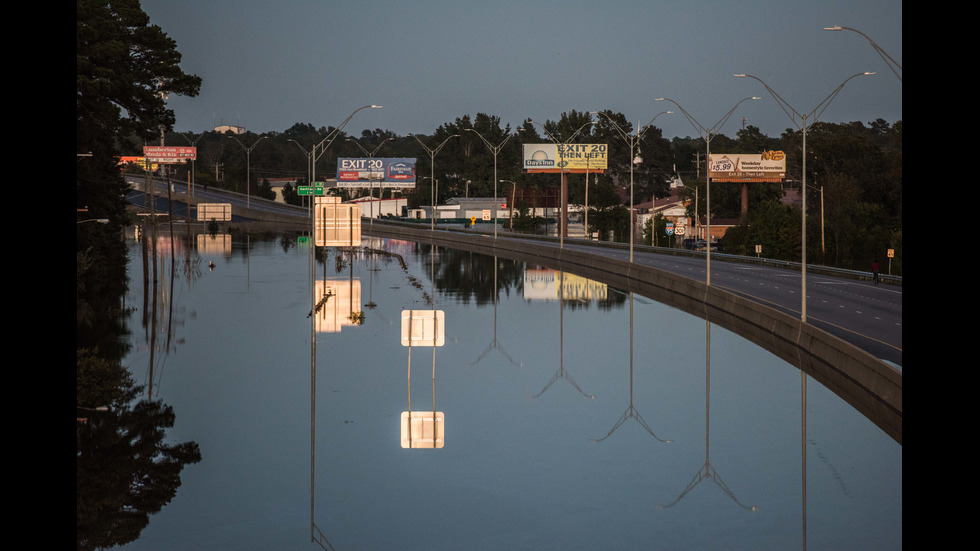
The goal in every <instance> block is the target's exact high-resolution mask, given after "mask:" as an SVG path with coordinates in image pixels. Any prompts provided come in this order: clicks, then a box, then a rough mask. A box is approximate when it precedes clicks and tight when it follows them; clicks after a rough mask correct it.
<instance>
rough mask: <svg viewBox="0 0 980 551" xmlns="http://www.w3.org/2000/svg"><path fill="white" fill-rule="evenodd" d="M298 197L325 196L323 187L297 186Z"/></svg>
mask: <svg viewBox="0 0 980 551" xmlns="http://www.w3.org/2000/svg"><path fill="white" fill-rule="evenodd" d="M296 195H323V188H322V187H321V186H297V187H296Z"/></svg>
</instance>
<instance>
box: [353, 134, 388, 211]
mask: <svg viewBox="0 0 980 551" xmlns="http://www.w3.org/2000/svg"><path fill="white" fill-rule="evenodd" d="M394 139H395V138H385V139H384V140H382V141H381V143H379V144H378V147H375V148H374V151H372V152H370V153H368V150H367V149H364V146H363V145H361V144H360V143H359V142H358V141H357V140H355V139H354V138H347V140H346V141H348V142H354V145H356V146H357V147H359V148H360V149H361V151H363V152H364V154H365V155H367V156H368V158H369V159H373V158H374V154H375V153H377V152H378V150H379V149H381V146H383V145H384V144H386V143H388V142H390V141H391V140H394ZM380 185H381V184H380V182H379V183H378V186H379V189H378V199H381V190H380ZM369 220H370V221H371V224H372V225H373V224H374V186H373V185H372V186H371V217H370V218H369Z"/></svg>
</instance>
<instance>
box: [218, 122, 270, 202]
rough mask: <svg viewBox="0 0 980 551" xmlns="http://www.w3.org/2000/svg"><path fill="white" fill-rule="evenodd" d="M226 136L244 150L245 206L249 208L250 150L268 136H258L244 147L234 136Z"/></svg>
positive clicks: (250, 196)
mask: <svg viewBox="0 0 980 551" xmlns="http://www.w3.org/2000/svg"><path fill="white" fill-rule="evenodd" d="M228 138H231V139H232V140H235V141H236V142H238V145H240V146H242V149H244V150H245V208H249V207H251V205H252V202H251V199H252V194H251V192H250V190H249V188H250V187H251V184H252V182H251V179H252V177H251V169H252V167H251V162H250V158H251V156H252V150H253V149H255V146H257V145H259V142H261V141H262V140H263V139H265V138H268V136H260V137H259V139H257V140H255V143H253V144H252V147H245V144H243V143H242V142H241V141H239V139H238V138H236V137H234V136H228Z"/></svg>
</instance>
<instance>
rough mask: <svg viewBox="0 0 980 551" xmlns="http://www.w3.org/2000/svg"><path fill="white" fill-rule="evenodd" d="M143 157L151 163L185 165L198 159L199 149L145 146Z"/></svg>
mask: <svg viewBox="0 0 980 551" xmlns="http://www.w3.org/2000/svg"><path fill="white" fill-rule="evenodd" d="M143 156H144V157H146V159H147V160H148V161H149V162H151V163H161V164H174V163H183V162H184V161H193V160H195V159H197V148H196V147H169V146H163V145H145V146H143Z"/></svg>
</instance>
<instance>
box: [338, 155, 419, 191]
mask: <svg viewBox="0 0 980 551" xmlns="http://www.w3.org/2000/svg"><path fill="white" fill-rule="evenodd" d="M337 187H340V188H369V187H381V188H414V187H415V159H414V158H408V157H398V158H377V159H376V158H370V159H349V158H345V159H337Z"/></svg>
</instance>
